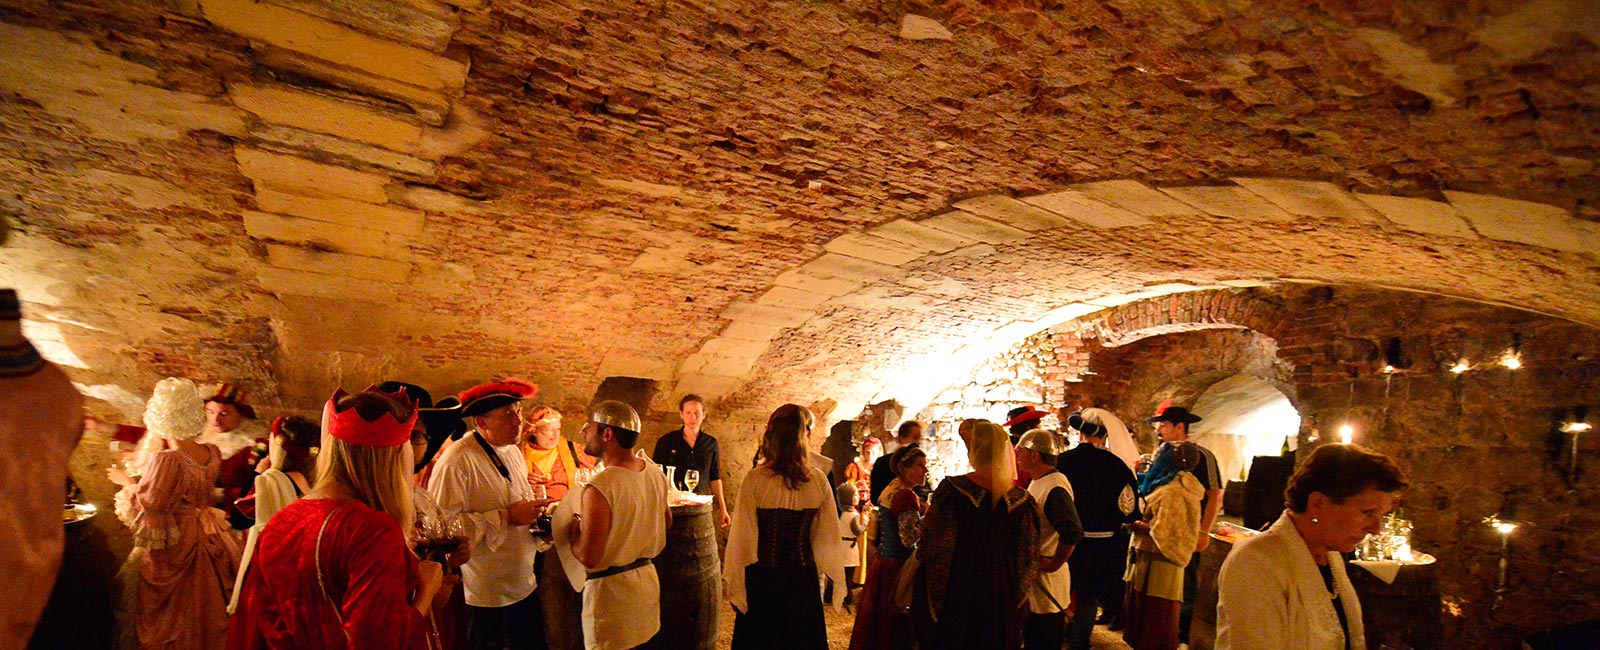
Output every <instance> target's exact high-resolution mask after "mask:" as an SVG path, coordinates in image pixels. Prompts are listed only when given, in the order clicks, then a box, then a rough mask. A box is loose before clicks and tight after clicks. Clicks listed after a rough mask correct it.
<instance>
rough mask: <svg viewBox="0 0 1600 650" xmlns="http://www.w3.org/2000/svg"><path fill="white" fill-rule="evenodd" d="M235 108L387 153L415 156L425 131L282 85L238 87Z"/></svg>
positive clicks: (367, 108)
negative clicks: (389, 150)
mask: <svg viewBox="0 0 1600 650" xmlns="http://www.w3.org/2000/svg"><path fill="white" fill-rule="evenodd" d="M228 96H229V97H230V98H231V99H233V103H234V105H235V106H238V107H239V108H242V109H244V110H246V111H249V112H251V113H253V114H254V115H255V116H256V117H259V118H261V120H262V121H264V122H267V123H270V124H279V125H283V126H289V127H294V128H297V129H304V130H306V131H315V132H317V133H326V134H328V135H334V136H338V137H341V138H345V139H347V140H355V141H357V142H365V143H368V144H373V145H377V146H380V147H383V148H385V149H391V150H394V151H401V152H406V153H414V152H416V151H417V149H418V144H419V141H420V140H421V139H422V127H421V126H419V125H417V124H415V123H413V122H410V121H408V120H405V119H402V118H400V117H398V116H396V115H394V114H393V113H390V112H388V111H385V110H383V109H381V108H378V107H376V106H372V105H362V104H358V103H356V102H351V101H346V100H342V99H338V98H334V97H329V96H327V95H323V94H320V93H315V92H311V91H308V90H302V89H297V88H293V87H290V86H283V85H278V84H253V83H234V84H229V85H228Z"/></svg>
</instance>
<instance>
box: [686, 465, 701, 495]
mask: <svg viewBox="0 0 1600 650" xmlns="http://www.w3.org/2000/svg"><path fill="white" fill-rule="evenodd" d="M683 485H684V487H687V488H689V491H690V492H693V491H694V488H695V486H697V485H700V470H697V469H686V470H683Z"/></svg>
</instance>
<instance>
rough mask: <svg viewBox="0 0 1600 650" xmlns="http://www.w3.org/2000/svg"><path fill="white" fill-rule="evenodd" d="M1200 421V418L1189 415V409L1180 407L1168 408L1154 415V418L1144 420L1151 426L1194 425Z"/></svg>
mask: <svg viewBox="0 0 1600 650" xmlns="http://www.w3.org/2000/svg"><path fill="white" fill-rule="evenodd" d="M1201 419H1202V418H1201V417H1200V416H1198V415H1195V414H1193V413H1190V412H1189V409H1186V408H1183V407H1182V406H1168V407H1167V408H1164V409H1162V410H1161V412H1160V413H1157V414H1155V416H1153V417H1149V418H1145V422H1149V423H1151V424H1155V423H1157V422H1173V423H1179V422H1181V423H1183V424H1194V423H1196V422H1199V421H1200V420H1201Z"/></svg>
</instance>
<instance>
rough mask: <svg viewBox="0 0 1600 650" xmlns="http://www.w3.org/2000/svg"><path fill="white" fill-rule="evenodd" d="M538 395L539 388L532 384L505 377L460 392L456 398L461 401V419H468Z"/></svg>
mask: <svg viewBox="0 0 1600 650" xmlns="http://www.w3.org/2000/svg"><path fill="white" fill-rule="evenodd" d="M538 393H539V387H538V386H536V385H534V384H533V383H531V382H526V381H523V380H521V379H516V378H512V377H507V378H505V379H502V380H500V381H491V382H489V383H487V384H478V385H477V386H473V387H472V388H468V389H466V390H464V391H461V394H460V395H457V396H456V398H457V399H459V400H461V417H464V418H470V417H474V416H478V415H483V414H484V413H488V412H489V411H493V410H495V409H497V408H500V407H502V406H505V405H507V404H514V403H516V402H520V401H522V400H525V399H528V398H530V397H533V396H534V395H537V394H538Z"/></svg>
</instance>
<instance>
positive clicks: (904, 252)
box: [822, 232, 922, 266]
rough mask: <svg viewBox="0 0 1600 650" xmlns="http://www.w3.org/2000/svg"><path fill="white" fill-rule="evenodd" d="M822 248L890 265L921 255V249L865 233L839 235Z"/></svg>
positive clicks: (899, 264) (898, 264) (896, 264)
mask: <svg viewBox="0 0 1600 650" xmlns="http://www.w3.org/2000/svg"><path fill="white" fill-rule="evenodd" d="M822 248H823V250H826V251H828V252H832V253H838V254H840V255H848V256H850V257H856V258H860V259H864V260H867V261H869V262H878V263H881V264H888V265H890V266H904V265H906V264H909V263H911V262H913V261H915V260H916V259H917V258H919V257H922V251H920V250H917V249H916V248H912V247H910V246H907V245H905V244H901V243H899V242H895V241H892V240H888V239H884V238H882V237H877V236H873V235H868V234H866V233H859V232H851V233H845V234H843V235H839V236H838V237H835V238H833V240H832V241H830V242H828V243H826V244H823V245H822Z"/></svg>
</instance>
